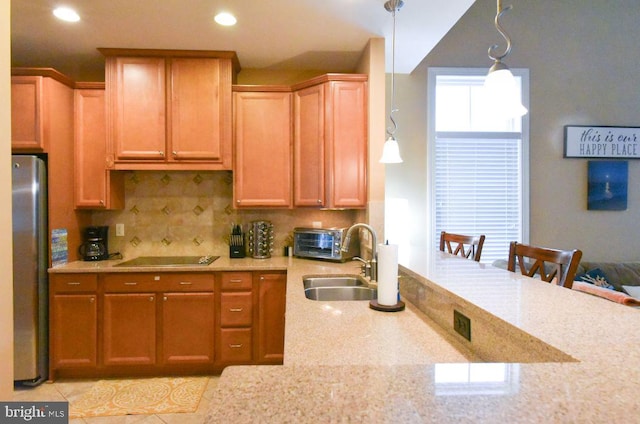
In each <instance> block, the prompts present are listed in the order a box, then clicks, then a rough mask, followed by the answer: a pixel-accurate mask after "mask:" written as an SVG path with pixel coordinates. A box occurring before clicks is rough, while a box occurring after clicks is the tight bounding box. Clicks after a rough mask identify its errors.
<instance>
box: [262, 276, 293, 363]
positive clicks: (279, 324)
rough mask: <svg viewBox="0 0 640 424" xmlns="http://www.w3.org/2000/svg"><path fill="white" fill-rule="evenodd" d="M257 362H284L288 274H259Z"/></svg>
mask: <svg viewBox="0 0 640 424" xmlns="http://www.w3.org/2000/svg"><path fill="white" fill-rule="evenodd" d="M257 279H258V319H257V328H258V331H257V333H258V340H257V343H256V348H257V349H256V351H257V353H256V358H255V359H256V362H258V363H261V364H282V361H283V359H284V319H285V318H284V317H285V305H286V296H285V295H286V290H287V274H284V273H273V274H259V275H258V277H257Z"/></svg>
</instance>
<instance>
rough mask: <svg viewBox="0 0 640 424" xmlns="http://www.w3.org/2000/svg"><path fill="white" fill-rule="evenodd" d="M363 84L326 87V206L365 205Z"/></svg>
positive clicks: (365, 85) (346, 206)
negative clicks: (327, 154) (328, 156)
mask: <svg viewBox="0 0 640 424" xmlns="http://www.w3.org/2000/svg"><path fill="white" fill-rule="evenodd" d="M366 87H367V84H366V83H365V82H360V81H357V82H354V81H332V82H329V83H326V85H325V90H327V91H326V92H325V95H326V96H327V98H328V99H330V100H329V101H328V103H327V105H328V106H327V112H326V119H327V127H326V128H327V130H326V131H327V134H326V137H327V146H328V147H327V149H329V150H330V151H331V153H330V157H331V160H330V162H329V163H330V169H329V170H328V171H329V172H328V173H327V178H328V183H327V184H328V185H329V186H330V187H331V190H330V192H331V198H330V200H329V205H328V206H329V207H333V208H363V207H366V205H367V120H368V118H367V102H366V96H367V92H366Z"/></svg>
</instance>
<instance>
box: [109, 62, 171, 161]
mask: <svg viewBox="0 0 640 424" xmlns="http://www.w3.org/2000/svg"><path fill="white" fill-rule="evenodd" d="M109 81H113V82H115V84H113V85H110V84H109ZM107 90H113V92H111V93H109V95H110V96H113V99H111V100H110V103H109V111H108V113H110V114H111V119H112V120H113V122H112V123H113V129H114V133H113V135H112V137H113V141H112V144H113V148H114V149H115V152H114V153H115V156H116V157H115V159H116V160H131V159H156V160H163V161H164V158H165V153H166V152H165V150H166V147H165V140H166V134H165V131H166V129H165V128H166V116H165V92H166V89H165V61H164V59H162V58H155V57H116V58H109V59H108V60H107Z"/></svg>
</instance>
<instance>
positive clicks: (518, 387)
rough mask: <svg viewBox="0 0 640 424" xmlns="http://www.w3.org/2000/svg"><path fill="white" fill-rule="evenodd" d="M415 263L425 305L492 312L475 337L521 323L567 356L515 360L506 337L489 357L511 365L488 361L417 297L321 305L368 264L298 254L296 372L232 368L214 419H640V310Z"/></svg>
mask: <svg viewBox="0 0 640 424" xmlns="http://www.w3.org/2000/svg"><path fill="white" fill-rule="evenodd" d="M285 260H286V259H285ZM401 262H402V263H403V264H404V266H401V267H400V268H401V269H400V270H401V273H402V274H403V276H404V278H410V279H412V280H416V281H419V283H420V284H422V285H424V288H425V289H424V290H418V291H417V293H418V299H421V298H422V299H424V298H427V300H428V298H429V297H430V296H432V295H434V293H437V295H438V296H441V297H444V298H447V297H448V298H450V299H451V302H452V303H454V304H456V305H458V306H460V307H462V308H463V309H464V308H466V310H469V311H474V313H475V312H477V313H478V314H480V315H482V314H485V315H486V317H489V318H486V317H484V321H485V322H484V323H479V326H478V327H474V321H473V317H472V324H471V325H472V337H473V335H474V332H473V330H474V329H475V330H476V333H477V332H480V331H483V329H484V328H493V329H494V330H495V329H499V330H502V329H504V328H512V329H514V334H515V333H520V334H521V335H524V337H520V338H516V339H514V340H516V342H519V341H520V340H525V341H526V342H527V343H531V344H530V345H525V346H522V349H523V352H526V351H528V350H536V349H540V348H542V350H541V352H540V354H541V355H545V354H548V353H549V352H552V354H551V356H550V357H554V356H553V355H554V353H553V351H555V352H557V353H558V354H555V355H556V356H555V357H557V358H558V359H557V360H546V359H544V360H540V361H539V360H536V359H535V353H536V352H534V356H533V358H534V359H533V360H526V361H523V360H522V359H519V358H521V357H522V354H521V353H519V354H514V356H513V357H514V358H518V360H517V361H511V360H509V357H510V347H509V346H508V344H505V345H503V344H502V342H501V340H500V339H499V338H498V339H495V340H493V343H490V344H491V346H489V347H488V348H487V347H486V346H484V347H483V349H484V351H483V355H484V352H489V351H492V355H494V354H495V357H497V358H504V360H499V361H495V360H493V359H489V360H487V359H486V355H484V357H483V358H482V359H481V358H479V357H478V356H475V352H474V353H471V352H472V350H473V349H474V347H473V343H467V342H466V340H462V339H461V338H460V337H457V335H455V336H451V335H449V334H448V333H445V332H444V331H442V330H441V328H440V327H438V326H437V325H434V321H432V320H431V319H430V318H427V317H426V316H424V315H423V314H422V313H421V312H420V311H419V310H418V309H417V308H416V307H414V306H413V305H412V304H410V303H409V302H407V309H406V310H404V311H401V312H393V313H392V312H379V311H375V310H372V309H370V308H369V307H368V302H366V301H364V302H363V301H346V302H345V301H343V302H317V301H311V300H308V299H306V298H305V297H304V294H303V289H302V281H301V278H302V276H303V275H305V274H322V273H344V272H348V273H355V272H357V269H358V267H357V264H354V263H347V264H329V263H322V262H315V261H308V260H299V259H289V260H288V263H287V269H288V278H287V312H286V330H285V356H284V358H285V359H284V365H283V366H232V367H228V368H226V369H225V370H224V371H223V373H222V375H221V378H220V381H219V384H218V387H217V389H216V392H215V397H214V398H213V399H212V403H211V407H210V410H209V413H208V415H207V416H206V418H205V421H206V422H212V423H213V422H278V423H282V422H296V423H299V422H314V423H315V422H367V423H373V422H375V423H378V422H382V423H399V422H402V423H425V422H427V423H506V422H509V423H541V422H545V423H575V422H580V423H600V422H603V423H604V422H607V423H609V422H633V421H637V419H638V416H640V402H638V401H637V397H638V395H639V394H640V334H639V333H638V331H637V326H638V324H639V323H640V315H639V314H640V310H638V309H634V308H629V307H626V306H622V305H619V304H615V303H613V302H609V301H606V300H603V299H599V298H595V297H592V296H589V295H587V294H584V293H579V292H575V291H572V290H568V289H565V288H562V287H557V286H552V285H549V284H548V283H543V282H540V281H538V280H533V279H530V278H528V277H522V276H520V275H517V274H514V273H511V272H508V271H505V270H501V269H497V268H494V267H491V266H489V265H484V264H478V263H476V262H473V261H470V260H466V259H460V258H457V257H452V256H450V255H447V254H441V253H440V252H431V253H416V254H414V255H413V256H412V257H410V258H409V259H408V260H405V261H402V259H401ZM402 284H404V282H403V283H402ZM480 315H479V316H480ZM496 334H500V331H497V332H496ZM505 334H508V335H510V334H511V330H509V331H507V332H506V333H505ZM436 336H439V337H436ZM478 339H482V334H479V337H478ZM472 340H473V339H472ZM545 347H548V349H546V351H545ZM541 357H542V356H541Z"/></svg>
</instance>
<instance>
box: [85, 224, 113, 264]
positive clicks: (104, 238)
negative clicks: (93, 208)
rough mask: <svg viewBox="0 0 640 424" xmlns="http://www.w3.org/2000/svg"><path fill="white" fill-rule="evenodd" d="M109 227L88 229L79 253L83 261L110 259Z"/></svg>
mask: <svg viewBox="0 0 640 424" xmlns="http://www.w3.org/2000/svg"><path fill="white" fill-rule="evenodd" d="M108 238H109V226H106V225H105V226H100V227H86V228H85V229H84V234H83V238H82V244H81V245H80V248H79V250H78V252H79V253H80V257H81V258H82V260H83V261H102V260H105V259H109V242H108Z"/></svg>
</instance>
